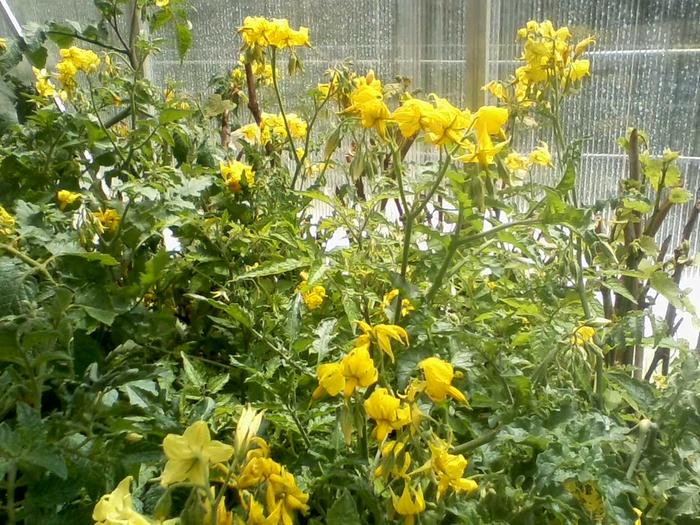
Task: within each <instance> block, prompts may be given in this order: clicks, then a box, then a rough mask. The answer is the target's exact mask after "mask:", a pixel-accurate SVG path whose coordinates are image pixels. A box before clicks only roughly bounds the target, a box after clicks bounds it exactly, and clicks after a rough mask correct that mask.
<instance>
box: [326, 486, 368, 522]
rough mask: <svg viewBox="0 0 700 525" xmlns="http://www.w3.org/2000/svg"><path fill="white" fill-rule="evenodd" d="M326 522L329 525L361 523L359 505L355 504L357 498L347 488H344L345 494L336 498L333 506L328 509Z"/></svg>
mask: <svg viewBox="0 0 700 525" xmlns="http://www.w3.org/2000/svg"><path fill="white" fill-rule="evenodd" d="M326 523H327V524H328V525H359V524H360V515H359V513H358V512H357V505H355V500H354V499H353V498H352V496H351V495H350V492H348V490H347V489H345V490H343V494H342V495H341V496H340V497H339V498H336V500H335V501H334V502H333V505H331V508H330V509H328V514H327V515H326Z"/></svg>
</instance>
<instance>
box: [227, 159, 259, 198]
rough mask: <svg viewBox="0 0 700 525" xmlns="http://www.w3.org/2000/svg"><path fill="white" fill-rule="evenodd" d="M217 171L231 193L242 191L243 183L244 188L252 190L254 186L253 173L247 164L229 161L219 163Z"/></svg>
mask: <svg viewBox="0 0 700 525" xmlns="http://www.w3.org/2000/svg"><path fill="white" fill-rule="evenodd" d="M219 171H220V172H221V177H222V178H223V179H224V183H226V186H228V188H229V189H230V190H231V191H232V192H233V193H240V192H242V191H243V182H245V187H246V188H252V187H253V186H254V185H255V172H254V171H253V168H252V167H251V166H249V165H248V164H245V163H243V162H241V161H238V160H230V161H228V162H220V163H219Z"/></svg>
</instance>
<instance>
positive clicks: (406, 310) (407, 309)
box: [382, 288, 416, 317]
mask: <svg viewBox="0 0 700 525" xmlns="http://www.w3.org/2000/svg"><path fill="white" fill-rule="evenodd" d="M398 295H399V291H398V290H397V289H396V288H394V289H393V290H391V291H390V292H388V293H386V294H384V297H383V298H382V308H384V309H391V308H393V307H394V306H395V304H396V303H395V300H396V298H397V297H398ZM415 309H416V308H415V307H414V306H413V303H411V300H410V299H407V298H405V297H404V298H403V299H401V317H406V316H407V315H408V314H410V313H411V312H413V311H414V310H415Z"/></svg>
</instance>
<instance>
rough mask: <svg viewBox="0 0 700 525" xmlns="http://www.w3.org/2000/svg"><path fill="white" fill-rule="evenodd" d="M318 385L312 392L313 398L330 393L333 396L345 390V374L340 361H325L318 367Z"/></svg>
mask: <svg viewBox="0 0 700 525" xmlns="http://www.w3.org/2000/svg"><path fill="white" fill-rule="evenodd" d="M316 377H317V378H318V387H316V390H314V393H313V394H312V396H311V397H312V398H313V399H318V398H319V397H321V396H323V395H325V394H328V395H329V396H331V397H334V396H337V395H338V394H339V393H340V392H342V391H344V390H345V376H344V375H343V366H342V365H341V364H340V363H323V364H321V365H318V368H317V369H316Z"/></svg>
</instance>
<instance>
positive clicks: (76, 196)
mask: <svg viewBox="0 0 700 525" xmlns="http://www.w3.org/2000/svg"><path fill="white" fill-rule="evenodd" d="M81 196H82V195H80V193H75V192H73V191H68V190H59V191H58V193H57V194H56V200H57V201H58V207H59V209H60V210H61V211H63V210H65V209H66V208H67V207H68V206H70V205H71V204H73V203H74V202H76V201H78V200H80V197H81Z"/></svg>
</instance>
